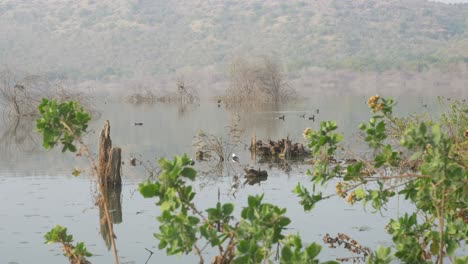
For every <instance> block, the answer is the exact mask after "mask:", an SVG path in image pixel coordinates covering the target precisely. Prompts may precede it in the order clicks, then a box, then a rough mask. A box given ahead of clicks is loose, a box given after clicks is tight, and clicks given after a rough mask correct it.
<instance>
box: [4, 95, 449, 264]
mask: <svg viewBox="0 0 468 264" xmlns="http://www.w3.org/2000/svg"><path fill="white" fill-rule="evenodd" d="M398 100H399V104H398V106H397V114H409V113H422V112H425V111H429V112H431V113H432V114H438V113H440V112H441V109H442V108H441V107H440V106H439V105H438V104H437V103H436V100H435V99H424V100H423V99H421V98H399V99H398ZM365 102H366V98H364V97H347V98H341V97H339V96H336V97H327V98H311V99H308V100H306V101H303V102H297V103H292V104H288V105H281V106H277V107H269V108H266V109H265V108H263V109H259V108H257V109H255V108H252V109H249V108H244V109H234V110H232V109H231V110H226V109H224V107H221V108H218V106H217V104H216V102H213V101H202V102H201V103H200V105H199V106H193V107H189V108H181V107H178V106H168V105H161V104H157V105H152V106H148V105H140V106H133V105H129V104H126V103H121V102H117V101H111V100H108V99H99V100H98V103H97V105H99V106H98V107H97V108H98V110H99V112H100V115H99V117H96V118H95V119H94V120H93V122H92V126H91V128H92V130H93V131H96V132H94V133H92V132H91V133H90V134H89V135H88V136H87V139H86V141H87V142H90V144H91V148H92V149H94V150H95V149H96V141H97V138H98V131H100V128H101V127H102V125H103V122H104V121H105V120H106V119H108V120H109V121H110V124H111V137H112V140H113V144H114V146H120V147H122V149H123V160H124V161H125V162H126V163H125V165H123V181H124V186H123V188H122V192H121V194H120V197H121V205H122V222H121V223H119V224H115V225H114V229H115V230H114V231H115V233H116V236H117V240H116V243H117V248H118V251H119V257H120V259H121V262H122V263H144V262H145V261H146V259H147V258H148V256H149V254H148V251H147V250H146V249H145V248H147V249H149V250H152V251H154V252H155V255H153V256H152V258H151V259H150V261H149V262H148V263H196V262H197V261H198V258H195V257H194V256H193V255H188V256H173V257H167V256H166V255H165V253H164V252H163V251H158V250H157V244H158V241H157V240H156V239H155V238H154V237H153V233H155V232H156V231H157V228H158V225H157V222H156V220H155V217H156V216H157V215H158V214H159V209H158V208H157V207H156V206H155V205H154V200H151V199H143V198H142V197H141V196H140V194H139V193H138V191H137V186H138V183H140V182H142V181H144V180H146V178H147V177H148V174H147V173H146V172H145V169H144V168H143V167H141V166H137V167H131V166H128V165H127V164H128V160H129V159H130V157H136V158H138V159H139V160H143V161H145V164H153V165H154V164H155V163H156V162H155V161H156V160H157V159H158V158H160V157H168V158H172V156H173V155H175V154H181V153H187V154H188V155H190V156H192V157H194V153H195V149H194V148H193V147H192V143H193V136H194V135H196V134H197V132H198V131H199V130H200V129H203V130H204V131H205V132H207V133H212V134H214V135H216V136H219V137H223V138H225V139H227V138H228V132H227V131H228V129H229V128H230V127H231V128H232V127H236V128H239V129H242V130H243V131H244V132H243V133H242V134H241V142H243V143H245V144H247V143H249V142H250V137H251V135H253V134H254V133H255V134H256V137H257V139H267V138H271V139H279V138H284V137H286V136H289V137H290V138H291V139H292V140H293V141H298V142H303V139H302V131H303V130H304V128H306V127H311V128H318V127H319V121H321V120H335V121H337V123H338V125H339V131H340V132H341V133H343V134H344V135H345V144H347V145H348V146H351V147H352V148H353V150H354V151H356V152H359V153H361V154H362V151H364V149H363V148H362V145H361V144H360V143H357V140H356V133H357V131H358V130H357V128H356V127H357V125H358V124H359V122H361V121H365V120H366V119H368V117H369V116H370V114H369V113H368V109H367V106H366V105H365ZM423 104H428V107H427V108H426V107H423V106H422V105H423ZM317 109H320V110H319V113H318V114H317ZM283 114H284V115H285V120H284V121H283V120H279V119H278V116H280V115H283ZM301 114H306V117H308V116H312V115H313V114H315V118H316V121H315V122H312V121H311V120H308V119H307V118H306V119H303V118H300V117H299V115H301ZM1 122H2V123H0V201H1V202H0V219H1V225H0V263H37V262H38V261H39V263H64V262H66V259H65V258H64V257H63V256H62V254H61V251H60V246H59V245H58V244H53V245H45V244H44V238H43V235H44V234H45V233H46V232H47V231H49V230H50V229H51V228H53V227H54V226H55V225H56V224H60V225H62V226H66V227H67V228H68V230H69V233H70V234H73V236H74V239H75V241H84V242H85V243H86V245H87V246H88V249H89V251H90V252H92V253H93V254H94V256H93V257H91V258H90V261H92V262H93V263H112V262H113V257H112V253H111V252H110V251H108V249H107V247H106V244H105V242H104V240H103V239H102V236H101V234H100V227H99V208H98V207H97V206H95V198H94V197H95V195H96V191H95V184H94V183H93V181H92V180H91V179H90V178H89V177H88V176H86V174H82V175H80V176H78V177H74V176H72V175H71V172H72V170H73V168H81V169H83V168H86V163H85V162H84V161H83V160H81V159H79V158H76V157H74V156H73V155H72V154H69V153H67V154H66V155H62V154H61V153H60V152H59V151H58V150H52V151H48V152H46V151H43V150H42V148H41V146H40V139H39V137H38V136H37V135H36V133H35V132H33V126H34V124H33V123H32V122H31V121H30V120H20V121H5V120H3V121H1ZM134 122H143V123H144V125H143V126H133V125H132V124H133V123H134ZM245 144H237V145H236V146H235V148H234V149H233V150H232V151H234V152H235V153H236V154H238V156H239V157H240V159H241V166H242V167H243V166H247V165H252V166H255V167H259V166H260V167H261V168H262V169H267V170H268V173H269V177H268V180H267V181H264V182H262V183H261V184H260V185H254V186H249V185H247V186H245V187H244V188H241V189H240V190H239V192H238V193H237V194H236V197H235V198H234V197H233V196H232V195H228V192H229V189H230V185H231V178H232V176H233V175H234V174H235V173H236V172H237V171H238V170H240V169H241V168H237V169H236V168H233V167H232V166H231V165H229V164H227V165H223V166H221V169H218V170H216V169H213V167H214V166H215V165H216V162H215V161H213V162H206V163H197V164H196V165H195V168H196V169H198V170H199V172H200V173H199V174H200V177H199V178H198V179H197V181H195V182H194V183H193V186H194V187H195V189H196V191H197V198H196V199H197V202H198V204H200V207H201V208H208V207H211V206H214V205H215V203H216V199H217V190H218V189H219V190H220V192H221V202H232V203H234V204H235V205H236V212H237V213H239V212H240V210H241V208H242V207H243V206H244V205H245V204H246V200H247V196H248V195H253V194H260V193H265V200H266V201H267V202H271V203H274V204H277V205H279V206H281V207H286V208H287V215H288V216H289V217H290V218H291V219H292V224H291V225H290V227H291V228H290V229H289V230H288V232H291V233H300V234H301V236H302V238H303V241H304V242H305V243H311V242H318V243H319V244H321V245H322V246H323V250H322V254H321V259H323V260H325V259H331V258H336V257H346V256H350V255H351V253H349V252H345V251H344V250H341V249H328V248H327V247H326V245H323V242H322V237H323V235H324V234H326V233H330V234H331V235H335V234H336V233H338V232H343V233H346V234H348V235H350V236H351V237H352V238H354V239H356V240H357V241H359V242H360V243H361V244H363V245H366V246H369V247H371V248H373V249H375V248H376V247H377V245H378V244H380V245H390V244H391V238H390V236H388V235H387V234H386V233H385V231H384V226H385V224H386V223H387V222H388V221H389V219H390V218H394V217H397V216H398V215H401V214H402V213H404V212H405V211H408V210H410V209H411V208H410V207H409V206H408V205H407V204H405V203H404V202H403V201H400V200H398V199H394V200H392V201H391V202H390V203H389V206H388V208H387V209H388V210H387V211H383V212H382V213H372V212H371V211H372V210H371V209H370V208H368V210H367V211H365V210H363V208H362V206H361V205H355V206H349V205H347V204H346V203H345V202H344V201H343V200H342V199H339V198H332V199H329V200H327V201H323V202H322V203H319V204H318V205H317V207H316V208H314V210H312V212H310V213H304V212H303V210H302V208H301V207H300V205H299V204H298V198H297V197H296V196H295V195H294V194H292V192H291V190H292V189H293V188H294V187H295V186H296V185H297V183H298V182H300V183H302V184H305V185H308V186H311V184H310V183H309V178H308V177H307V176H305V171H306V170H307V169H308V168H310V165H309V166H308V165H303V164H293V165H292V169H291V171H289V172H287V173H286V172H285V171H283V170H281V169H278V168H277V167H275V166H268V165H267V164H257V165H256V164H255V163H254V161H252V160H250V153H249V152H248V150H247V149H246V146H245ZM326 189H327V191H328V192H329V193H332V192H334V186H327V187H326ZM237 215H239V214H237ZM206 254H207V257H206V259H205V261H210V260H211V258H210V257H209V256H210V254H209V252H207V253H206Z"/></svg>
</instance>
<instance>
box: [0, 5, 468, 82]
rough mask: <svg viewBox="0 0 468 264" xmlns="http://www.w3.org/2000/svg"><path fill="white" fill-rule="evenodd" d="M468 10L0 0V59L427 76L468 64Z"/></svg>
mask: <svg viewBox="0 0 468 264" xmlns="http://www.w3.org/2000/svg"><path fill="white" fill-rule="evenodd" d="M467 25H468V4H450V5H448V4H442V3H433V2H428V1H424V0H353V1H344V0H316V1H315V0H314V1H305V0H304V1H298V0H294V1H282V0H267V1H265V0H243V1H233V0H211V1H206V0H177V1H175V0H86V1H85V0H79V1H77V0H74V1H64V0H36V1H17V0H2V1H0V62H1V64H3V65H7V66H9V67H14V68H19V69H22V70H27V71H29V72H43V73H46V74H49V75H50V76H67V77H72V78H79V79H102V78H115V77H117V78H118V77H132V76H135V75H148V74H150V75H155V74H164V73H170V72H174V71H176V70H178V69H180V68H188V67H192V68H196V67H207V66H214V67H225V66H226V65H227V64H228V63H229V61H230V60H231V59H232V58H233V57H237V56H245V55H246V54H247V55H248V54H253V55H262V54H266V55H273V56H276V57H278V58H280V59H281V60H282V61H283V63H284V65H285V66H286V67H287V69H288V70H289V71H290V72H294V71H297V70H300V69H303V68H307V67H313V66H318V67H327V68H351V69H359V70H379V71H381V70H386V69H395V68H410V69H417V70H424V69H425V68H427V67H428V66H431V65H433V64H434V65H441V64H445V63H449V62H453V61H458V62H459V61H465V62H467V60H468V31H467Z"/></svg>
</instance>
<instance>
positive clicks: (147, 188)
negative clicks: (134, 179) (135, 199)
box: [138, 180, 159, 198]
mask: <svg viewBox="0 0 468 264" xmlns="http://www.w3.org/2000/svg"><path fill="white" fill-rule="evenodd" d="M158 190H159V184H158V183H151V182H150V181H149V180H148V181H147V182H145V183H140V184H139V185H138V191H139V192H140V194H141V195H142V196H143V197H144V198H151V197H154V196H156V195H157V194H158Z"/></svg>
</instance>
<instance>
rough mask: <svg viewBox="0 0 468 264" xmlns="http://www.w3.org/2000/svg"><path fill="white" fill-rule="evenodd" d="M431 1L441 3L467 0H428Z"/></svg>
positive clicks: (465, 1) (464, 0) (467, 1)
mask: <svg viewBox="0 0 468 264" xmlns="http://www.w3.org/2000/svg"><path fill="white" fill-rule="evenodd" d="M429 1H431V2H442V3H468V0H429Z"/></svg>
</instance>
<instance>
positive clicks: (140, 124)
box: [133, 123, 143, 126]
mask: <svg viewBox="0 0 468 264" xmlns="http://www.w3.org/2000/svg"><path fill="white" fill-rule="evenodd" d="M133 125H134V126H142V125H143V123H133Z"/></svg>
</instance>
